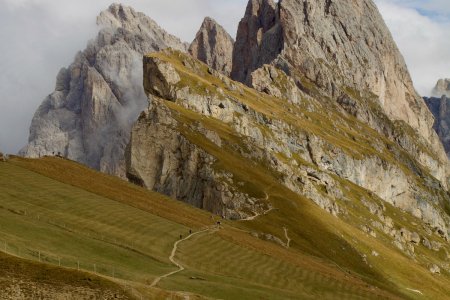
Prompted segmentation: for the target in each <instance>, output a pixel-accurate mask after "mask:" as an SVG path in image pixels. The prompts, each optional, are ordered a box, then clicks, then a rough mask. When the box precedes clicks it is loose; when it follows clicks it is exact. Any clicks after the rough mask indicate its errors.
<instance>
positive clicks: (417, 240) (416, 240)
mask: <svg viewBox="0 0 450 300" xmlns="http://www.w3.org/2000/svg"><path fill="white" fill-rule="evenodd" d="M410 241H411V242H412V243H414V244H416V245H419V244H420V235H419V234H418V233H417V232H413V233H411V240H410Z"/></svg>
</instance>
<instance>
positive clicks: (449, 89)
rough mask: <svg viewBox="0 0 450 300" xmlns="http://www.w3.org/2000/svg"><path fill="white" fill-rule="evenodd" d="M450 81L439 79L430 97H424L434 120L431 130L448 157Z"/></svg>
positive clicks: (449, 142)
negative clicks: (440, 142) (437, 137)
mask: <svg viewBox="0 0 450 300" xmlns="http://www.w3.org/2000/svg"><path fill="white" fill-rule="evenodd" d="M449 97H450V80H449V79H440V80H439V81H438V82H437V84H436V86H435V87H434V89H433V91H432V97H429V98H428V97H425V98H424V100H425V103H426V104H427V105H428V108H429V109H430V111H431V113H432V114H433V115H434V118H435V119H436V121H435V123H434V126H433V128H434V129H435V131H436V132H437V134H438V136H439V138H440V139H441V141H442V144H443V145H444V148H445V151H446V152H447V156H448V157H450V110H449V108H448V107H449V106H450V99H449Z"/></svg>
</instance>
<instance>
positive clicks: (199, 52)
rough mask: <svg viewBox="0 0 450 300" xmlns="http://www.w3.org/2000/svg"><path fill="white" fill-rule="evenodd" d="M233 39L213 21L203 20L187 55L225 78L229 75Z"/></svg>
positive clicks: (209, 19)
mask: <svg viewBox="0 0 450 300" xmlns="http://www.w3.org/2000/svg"><path fill="white" fill-rule="evenodd" d="M233 44H234V40H233V38H232V37H231V36H230V35H229V34H228V33H227V32H226V31H225V29H224V28H223V27H222V26H220V25H219V24H218V23H217V22H216V21H215V20H213V19H211V18H205V20H204V21H203V23H202V26H201V27H200V29H199V31H198V32H197V35H196V36H195V39H194V41H192V43H191V45H190V47H189V53H190V54H191V55H192V56H193V57H195V58H197V59H198V60H200V61H202V62H204V63H205V64H207V65H209V66H210V67H212V68H213V69H214V70H217V71H219V72H221V73H223V74H225V75H227V76H229V75H230V73H231V64H232V56H233Z"/></svg>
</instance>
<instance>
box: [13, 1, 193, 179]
mask: <svg viewBox="0 0 450 300" xmlns="http://www.w3.org/2000/svg"><path fill="white" fill-rule="evenodd" d="M97 24H98V25H99V26H100V27H101V30H100V32H99V33H98V36H97V38H96V39H95V40H94V41H92V42H90V43H89V44H88V46H87V48H86V49H85V50H84V51H83V52H79V53H78V54H77V55H76V57H75V61H74V62H73V63H72V64H71V65H70V66H69V67H68V68H63V69H61V71H60V72H59V74H58V76H57V80H56V87H55V91H54V92H53V93H52V94H50V95H49V96H48V97H47V98H46V99H45V100H44V102H43V103H42V105H41V106H40V107H39V109H38V110H37V112H36V113H35V115H34V118H33V121H32V124H31V127H30V136H29V143H28V145H27V146H26V147H25V148H24V149H23V150H22V151H21V154H23V155H25V156H27V157H39V156H44V155H55V154H58V153H60V154H61V155H62V156H64V157H67V158H69V159H72V160H76V161H78V162H80V163H83V164H86V165H88V166H90V167H92V168H95V169H98V170H100V171H103V172H106V173H110V174H115V175H118V176H121V177H125V162H124V149H125V146H126V145H127V143H128V141H129V136H130V130H131V126H132V124H133V123H134V122H135V121H136V119H137V117H138V115H139V113H140V112H141V111H142V110H144V109H145V108H146V107H147V105H148V102H147V97H146V96H145V93H144V90H143V87H142V56H143V54H144V53H149V52H153V51H159V50H161V49H164V48H166V47H172V48H175V49H179V50H182V51H186V46H185V45H184V44H183V43H182V42H181V41H180V40H179V39H178V38H176V37H174V36H172V35H170V34H168V33H167V32H165V31H164V30H163V29H161V28H160V27H159V26H158V25H157V24H156V23H155V22H154V21H153V20H151V19H150V18H148V17H147V16H145V15H144V14H142V13H139V12H136V11H134V10H133V9H132V8H130V7H126V6H123V5H120V4H113V5H111V6H110V7H109V8H108V9H107V10H106V11H103V12H102V13H101V14H100V15H99V17H98V18H97Z"/></svg>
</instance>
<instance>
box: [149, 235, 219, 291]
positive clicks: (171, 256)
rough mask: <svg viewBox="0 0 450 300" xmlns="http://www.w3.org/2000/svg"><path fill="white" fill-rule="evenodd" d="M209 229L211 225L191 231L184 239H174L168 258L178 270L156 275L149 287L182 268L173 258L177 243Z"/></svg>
mask: <svg viewBox="0 0 450 300" xmlns="http://www.w3.org/2000/svg"><path fill="white" fill-rule="evenodd" d="M209 230H211V227H208V228H206V229H203V230H200V231H197V232H193V233H191V234H190V235H188V236H187V237H185V238H184V239H181V240H178V241H176V242H175V243H174V244H173V248H172V252H171V253H170V256H169V260H170V261H171V262H172V263H173V264H174V265H175V266H177V267H178V270H175V271H172V272H170V273H167V274H164V275H162V276H159V277H156V278H155V280H153V282H152V284H150V287H154V286H156V285H157V284H158V282H160V281H161V279H163V278H167V277H169V276H171V275H173V274H176V273H178V272H181V271H183V270H184V267H183V266H182V265H181V264H180V263H179V262H177V261H176V260H175V255H176V253H177V250H178V244H179V243H181V242H184V241H186V240H188V239H190V238H191V237H193V236H194V235H197V234H200V233H203V232H206V231H209Z"/></svg>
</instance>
